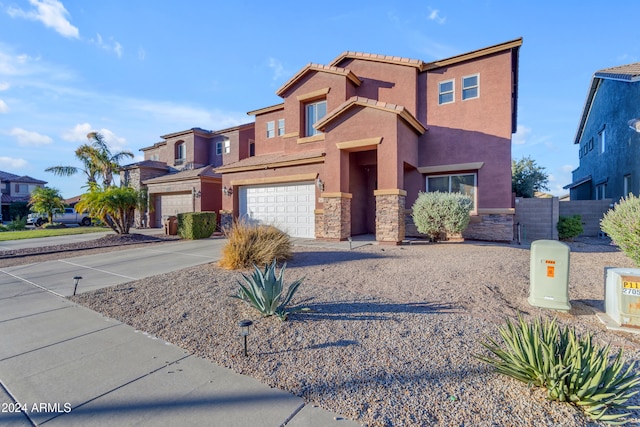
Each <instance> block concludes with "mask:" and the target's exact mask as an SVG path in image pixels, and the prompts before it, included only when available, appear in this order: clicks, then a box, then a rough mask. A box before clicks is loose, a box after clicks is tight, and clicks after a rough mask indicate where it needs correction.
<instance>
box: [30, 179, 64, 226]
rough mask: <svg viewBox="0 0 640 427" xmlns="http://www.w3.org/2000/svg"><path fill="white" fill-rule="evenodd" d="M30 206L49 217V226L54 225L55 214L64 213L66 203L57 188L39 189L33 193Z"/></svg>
mask: <svg viewBox="0 0 640 427" xmlns="http://www.w3.org/2000/svg"><path fill="white" fill-rule="evenodd" d="M29 206H31V208H32V209H33V210H34V211H35V212H36V213H39V214H42V215H47V218H48V219H49V224H53V214H54V213H55V212H60V211H64V202H63V201H62V196H61V195H60V191H58V189H56V188H50V187H37V188H36V189H35V190H33V192H32V193H31V197H30V199H29Z"/></svg>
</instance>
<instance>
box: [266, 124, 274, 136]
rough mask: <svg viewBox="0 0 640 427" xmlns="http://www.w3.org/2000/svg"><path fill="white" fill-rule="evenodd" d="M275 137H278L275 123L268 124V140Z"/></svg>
mask: <svg viewBox="0 0 640 427" xmlns="http://www.w3.org/2000/svg"><path fill="white" fill-rule="evenodd" d="M274 136H276V127H275V122H274V121H270V122H267V138H273V137H274Z"/></svg>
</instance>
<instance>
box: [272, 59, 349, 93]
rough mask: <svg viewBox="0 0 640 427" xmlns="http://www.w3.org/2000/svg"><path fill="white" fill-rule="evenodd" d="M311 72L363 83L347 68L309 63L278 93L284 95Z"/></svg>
mask: <svg viewBox="0 0 640 427" xmlns="http://www.w3.org/2000/svg"><path fill="white" fill-rule="evenodd" d="M311 72H318V73H330V74H337V75H339V76H344V77H345V78H346V79H347V80H349V81H350V82H351V83H353V84H354V85H356V86H360V84H361V83H362V82H361V81H360V79H359V78H358V77H357V76H356V75H355V74H353V73H352V72H351V71H349V70H347V69H346V68H340V67H334V66H331V65H321V64H307V66H306V67H304V68H303V69H302V70H300V71H298V72H297V73H296V74H295V75H294V76H293V77H291V78H290V79H289V80H288V81H287V82H286V83H285V84H284V85H282V86H281V87H280V89H278V90H277V92H276V95H278V96H282V97H284V94H285V92H286V91H287V90H289V89H290V88H291V87H292V86H293V85H294V84H296V83H297V82H298V81H300V79H302V78H303V77H304V76H306V75H307V74H309V73H311Z"/></svg>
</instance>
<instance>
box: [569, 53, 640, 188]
mask: <svg viewBox="0 0 640 427" xmlns="http://www.w3.org/2000/svg"><path fill="white" fill-rule="evenodd" d="M639 132H640V62H636V63H634V64H628V65H621V66H619V67H613V68H605V69H604V70H600V71H597V72H596V73H595V74H594V76H593V78H592V79H591V86H590V88H589V93H588V95H587V100H586V102H585V105H584V109H583V110H582V116H581V117H580V123H579V125H578V132H577V134H576V137H575V140H574V144H576V145H578V147H579V158H580V166H579V167H578V168H577V169H576V170H574V171H573V177H572V179H573V182H572V183H571V184H569V185H567V186H565V187H564V188H565V189H567V188H568V189H570V193H571V200H602V199H613V200H614V201H615V200H618V199H620V198H621V197H626V196H627V195H628V194H629V193H633V194H635V195H636V196H638V195H639V194H640V161H639V160H640V133H639Z"/></svg>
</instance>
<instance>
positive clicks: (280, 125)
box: [278, 119, 284, 136]
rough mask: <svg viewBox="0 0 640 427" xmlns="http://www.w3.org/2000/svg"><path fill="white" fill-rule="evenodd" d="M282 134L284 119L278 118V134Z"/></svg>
mask: <svg viewBox="0 0 640 427" xmlns="http://www.w3.org/2000/svg"><path fill="white" fill-rule="evenodd" d="M282 135H284V119H278V136H282Z"/></svg>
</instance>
